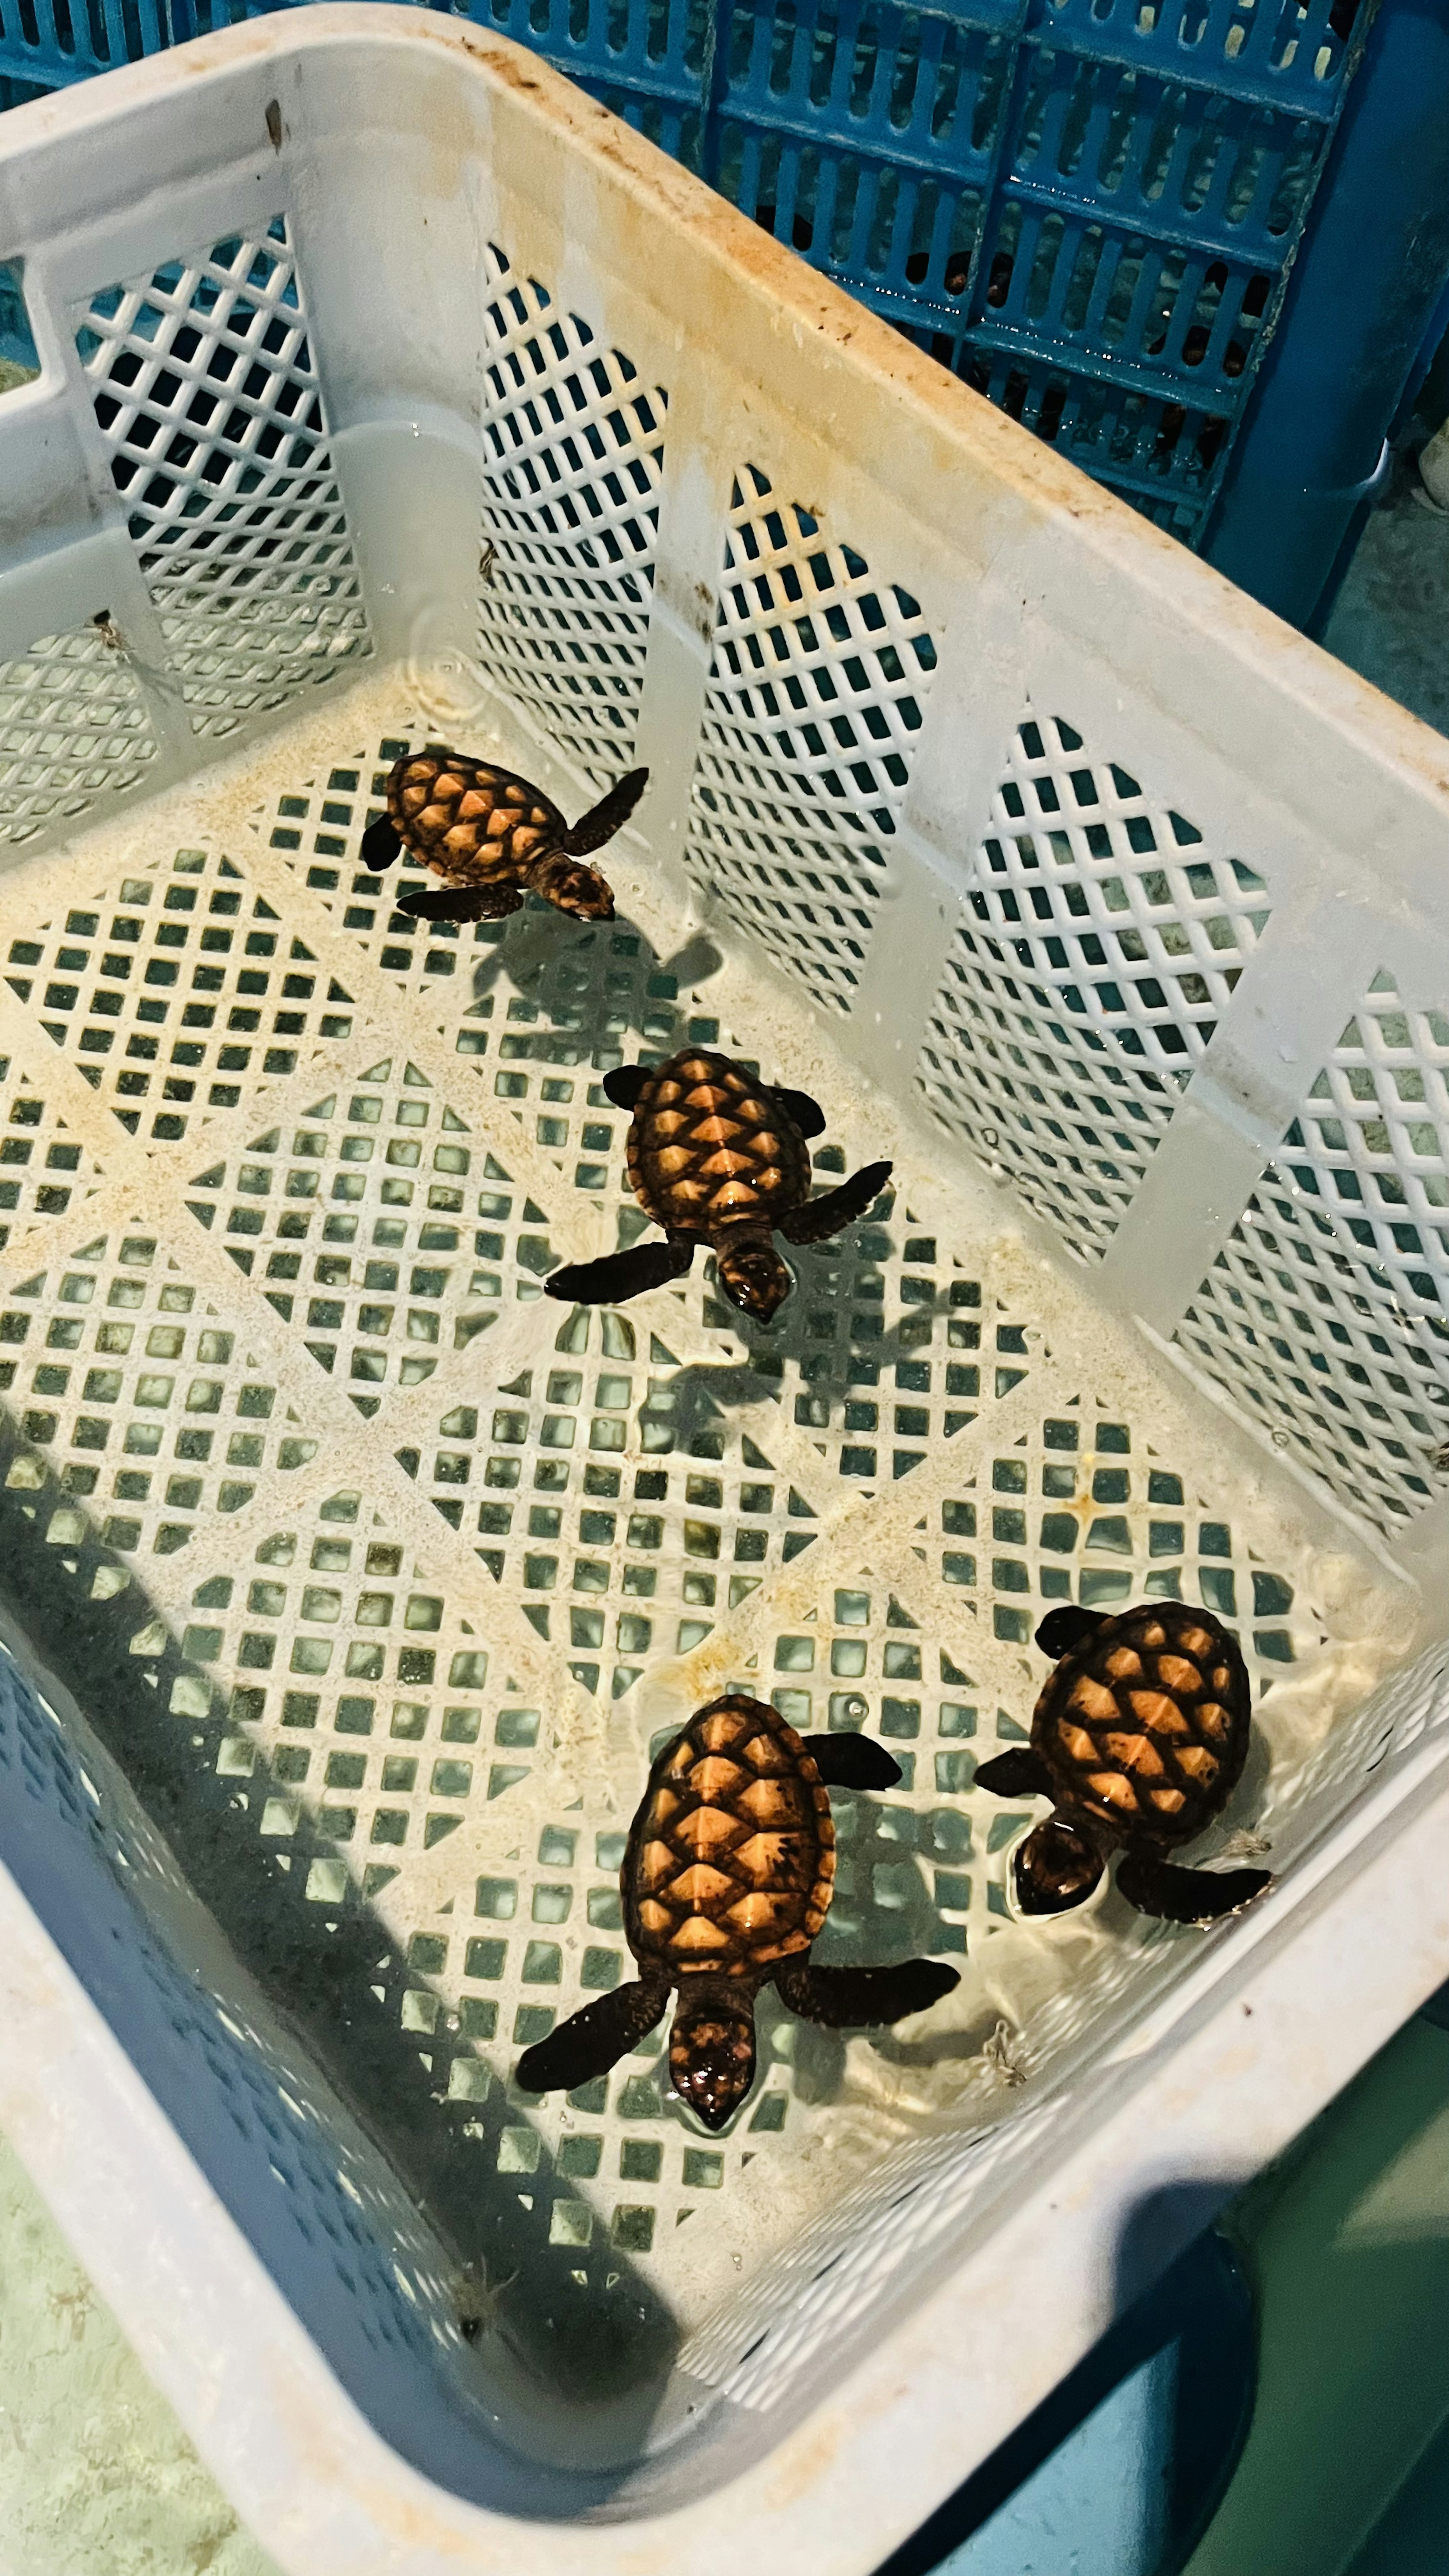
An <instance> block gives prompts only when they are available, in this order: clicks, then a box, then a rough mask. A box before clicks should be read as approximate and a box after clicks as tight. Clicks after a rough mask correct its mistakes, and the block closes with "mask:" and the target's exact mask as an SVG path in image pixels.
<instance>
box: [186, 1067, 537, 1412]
mask: <svg viewBox="0 0 1449 2576" xmlns="http://www.w3.org/2000/svg"><path fill="white" fill-rule="evenodd" d="M480 1185H481V1186H480ZM191 1193H192V1194H191V1195H189V1196H188V1198H187V1202H186V1204H187V1206H188V1207H189V1208H190V1210H191V1213H192V1215H193V1216H194V1217H195V1218H196V1219H197V1222H198V1223H199V1224H201V1225H204V1226H206V1227H207V1228H208V1230H210V1229H212V1228H215V1230H216V1231H217V1233H218V1234H219V1235H220V1236H221V1238H222V1240H223V1241H224V1243H225V1245H226V1249H227V1252H228V1253H229V1254H230V1256H231V1259H232V1260H233V1261H234V1262H235V1263H236V1265H237V1268H238V1269H239V1270H242V1271H245V1272H246V1274H247V1275H248V1277H251V1278H255V1279H256V1280H257V1281H258V1282H259V1283H264V1294H265V1296H266V1300H267V1303H268V1305H269V1306H271V1307H272V1308H273V1309H274V1311H275V1312H276V1313H277V1314H279V1315H280V1316H281V1317H282V1318H283V1320H284V1321H285V1322H286V1323H288V1324H291V1325H293V1326H294V1327H295V1328H296V1329H298V1330H299V1331H300V1332H301V1334H302V1335H303V1338H304V1340H305V1343H306V1347H307V1349H308V1351H309V1352H310V1353H311V1355H312V1357H313V1359H314V1360H315V1361H316V1362H317V1365H318V1366H319V1368H323V1369H326V1370H327V1372H328V1373H329V1375H335V1376H336V1377H337V1378H338V1379H339V1380H340V1381H341V1382H342V1383H343V1384H345V1386H346V1388H347V1392H348V1394H349V1395H350V1396H351V1398H352V1401H353V1403H354V1404H355V1405H356V1407H357V1409H358V1411H359V1413H361V1414H363V1415H367V1416H370V1415H372V1414H375V1413H376V1412H377V1411H378V1409H379V1407H380V1405H381V1404H382V1403H383V1401H384V1399H385V1396H386V1395H387V1394H388V1393H395V1392H396V1391H397V1390H399V1389H401V1388H406V1387H410V1386H416V1385H420V1384H421V1383H422V1381H423V1380H424V1379H425V1378H429V1377H431V1376H432V1374H433V1372H434V1370H435V1369H436V1368H437V1365H438V1361H439V1358H440V1356H442V1355H443V1354H444V1353H446V1352H447V1351H450V1350H463V1349H465V1348H466V1347H467V1345H468V1344H469V1343H470V1342H471V1341H472V1340H473V1338H474V1337H475V1335H477V1334H478V1333H481V1332H485V1331H486V1330H487V1329H488V1326H489V1325H490V1324H493V1323H496V1321H497V1319H498V1314H499V1309H500V1306H501V1304H502V1303H503V1301H504V1299H505V1298H506V1299H507V1301H508V1302H509V1303H510V1304H512V1303H514V1302H516V1301H519V1300H526V1299H528V1298H531V1297H538V1296H541V1295H542V1285H541V1283H542V1280H543V1279H544V1278H545V1277H546V1276H547V1274H548V1272H549V1271H550V1270H551V1269H553V1268H555V1267H556V1263H555V1259H554V1255H553V1252H552V1249H551V1247H550V1245H549V1241H548V1235H547V1232H546V1230H545V1220H544V1218H543V1214H542V1211H541V1210H540V1209H538V1208H536V1207H535V1206H534V1204H533V1202H532V1201H531V1200H527V1199H525V1197H524V1196H523V1194H522V1193H520V1192H519V1191H517V1190H516V1189H515V1188H514V1186H513V1184H512V1182H511V1181H510V1178H509V1175H508V1173H507V1172H506V1171H505V1170H504V1168H503V1166H502V1165H501V1164H500V1163H497V1162H496V1161H495V1160H494V1158H493V1156H492V1155H491V1154H489V1153H487V1152H486V1150H484V1149H482V1148H481V1147H480V1146H479V1143H478V1140H477V1139H476V1137H475V1136H474V1135H473V1134H472V1132H471V1130H470V1129H469V1128H468V1127H467V1126H465V1124H464V1122H463V1120H462V1119H461V1118H460V1117H459V1116H458V1114H457V1112H456V1111H455V1110H453V1109H450V1108H449V1107H448V1104H447V1102H446V1101H441V1100H439V1098H438V1096H437V1094H436V1092H435V1091H434V1089H433V1087H432V1085H431V1083H430V1082H429V1081H428V1079H427V1077H426V1075H425V1074H423V1073H421V1072H420V1071H419V1069H418V1067H417V1066H416V1065H415V1064H413V1063H411V1062H410V1061H409V1060H408V1059H407V1058H406V1057H402V1056H399V1057H396V1058H394V1057H390V1056H389V1057H384V1058H383V1059H382V1060H381V1062H379V1063H377V1064H371V1065H367V1066H366V1067H364V1068H363V1069H362V1070H361V1071H359V1072H358V1073H357V1074H356V1075H355V1076H354V1077H353V1078H352V1079H351V1080H349V1081H346V1082H344V1083H343V1084H341V1085H340V1086H339V1087H338V1088H337V1089H335V1090H332V1091H328V1092H327V1093H325V1094H324V1095H323V1096H322V1097H321V1098H319V1099H315V1100H312V1101H310V1102H308V1103H307V1104H306V1105H305V1106H304V1107H301V1108H299V1109H298V1110H296V1111H294V1112H292V1113H290V1114H288V1115H286V1116H285V1117H284V1118H282V1119H281V1120H279V1121H278V1122H277V1123H276V1124H275V1125H273V1126H270V1127H268V1128H267V1129H266V1130H265V1131H264V1132H263V1133H262V1134H261V1135H259V1136H254V1137H253V1138H252V1140H251V1141H250V1143H249V1144H247V1145H246V1146H244V1147H238V1148H236V1149H234V1150H233V1151H232V1152H230V1153H229V1154H227V1155H225V1156H223V1157H222V1158H221V1159H220V1160H219V1161H217V1162H214V1163H211V1164H209V1165H208V1166H207V1168H206V1169H205V1170H204V1171H201V1172H199V1173H197V1175H196V1177H195V1179H194V1180H193V1181H192V1183H191ZM480 1220H481V1222H480Z"/></svg>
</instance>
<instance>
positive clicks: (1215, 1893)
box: [1117, 1852, 1273, 1923]
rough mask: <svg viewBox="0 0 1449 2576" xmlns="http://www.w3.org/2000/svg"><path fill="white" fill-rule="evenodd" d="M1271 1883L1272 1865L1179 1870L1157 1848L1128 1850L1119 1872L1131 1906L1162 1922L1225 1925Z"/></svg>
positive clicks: (1119, 1877)
mask: <svg viewBox="0 0 1449 2576" xmlns="http://www.w3.org/2000/svg"><path fill="white" fill-rule="evenodd" d="M1272 1883H1273V1873H1272V1871H1271V1870H1268V1869H1180V1868H1178V1867H1177V1866H1176V1865H1175V1864H1174V1863H1173V1862H1172V1861H1167V1860H1159V1859H1158V1857H1157V1855H1156V1854H1155V1853H1153V1852H1128V1853H1127V1854H1126V1856H1125V1858H1124V1859H1123V1860H1122V1862H1121V1864H1120V1866H1119V1868H1118V1871H1117V1885H1118V1887H1119V1889H1120V1890H1121V1892H1122V1894H1123V1895H1124V1896H1125V1897H1126V1899H1127V1902H1128V1904H1129V1905H1135V1906H1136V1908H1137V1911H1138V1913H1139V1914H1151V1915H1153V1916H1155V1918H1156V1919H1157V1921H1158V1922H1160V1923H1220V1922H1221V1921H1222V1919H1223V1917H1224V1915H1225V1914H1240V1913H1241V1912H1242V1910H1243V1907H1244V1906H1245V1905H1251V1904H1252V1902H1253V1899H1254V1897H1255V1896H1261V1895H1262V1893H1263V1890H1264V1888H1265V1887H1271V1886H1272Z"/></svg>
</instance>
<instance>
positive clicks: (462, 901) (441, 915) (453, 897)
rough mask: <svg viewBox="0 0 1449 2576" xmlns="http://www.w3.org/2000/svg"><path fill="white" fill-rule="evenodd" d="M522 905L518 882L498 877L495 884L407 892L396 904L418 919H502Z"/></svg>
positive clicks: (399, 908) (519, 908)
mask: <svg viewBox="0 0 1449 2576" xmlns="http://www.w3.org/2000/svg"><path fill="white" fill-rule="evenodd" d="M522 905H523V897H522V895H521V894H520V893H519V891H518V888H517V886H514V885H509V884H507V883H506V881H504V880H502V879H499V878H495V879H494V882H493V883H492V885H471V886H469V885H465V886H445V887H444V888H443V891H442V892H441V893H440V894H433V893H432V892H431V891H427V892H423V893H419V894H405V895H402V896H401V897H400V898H399V900H398V906H397V908H398V911H399V912H410V913H411V914H412V915H413V917H414V919H415V920H417V921H501V920H502V919H503V916H504V914H505V913H508V912H518V911H520V910H521V909H522Z"/></svg>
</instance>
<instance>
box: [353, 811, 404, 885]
mask: <svg viewBox="0 0 1449 2576" xmlns="http://www.w3.org/2000/svg"><path fill="white" fill-rule="evenodd" d="M401 848H402V834H401V833H400V832H399V831H398V830H397V829H396V828H395V826H394V824H393V821H392V817H391V815H389V814H379V816H378V818H377V821H376V822H375V823H369V824H368V827H367V829H366V831H365V832H364V833H363V835H362V848H361V850H360V851H359V852H358V856H359V858H360V859H361V861H362V864H363V866H364V867H365V868H368V869H370V870H371V872H372V874H373V875H374V876H378V875H380V874H381V872H382V870H383V869H384V868H390V867H391V866H392V863H393V860H394V859H395V858H396V857H397V854H398V852H399V850H400V849H401Z"/></svg>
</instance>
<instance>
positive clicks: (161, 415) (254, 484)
mask: <svg viewBox="0 0 1449 2576" xmlns="http://www.w3.org/2000/svg"><path fill="white" fill-rule="evenodd" d="M76 346H77V348H78V349H79V351H80V356H81V361H82V364H83V366H84V368H85V372H86V377H87V380H88V382H89V384H90V388H91V399H92V402H93V404H94V407H95V415H96V421H97V425H98V426H99V429H100V432H101V436H102V438H103V440H104V442H105V446H106V450H107V453H108V455H109V458H110V465H111V474H112V477H113V479H114V482H115V486H116V489H117V491H118V492H119V493H120V495H121V496H122V500H123V503H124V506H125V509H126V514H127V520H126V523H127V527H128V529H129V531H130V535H131V541H132V543H133V545H134V546H135V548H136V550H137V554H138V557H139V560H140V565H141V570H142V572H143V574H144V575H145V578H146V585H147V588H148V590H149V591H150V594H151V598H152V601H153V603H154V605H155V609H156V613H157V616H158V618H159V619H160V622H161V631H162V633H163V635H164V636H165V638H166V645H167V652H168V656H169V659H170V661H171V663H172V665H173V667H174V669H175V670H176V672H177V673H178V675H179V677H180V680H181V684H182V689H183V692H184V695H185V699H186V703H187V706H188V707H189V709H190V711H191V721H192V726H193V728H194V730H195V731H196V732H197V733H200V734H205V735H212V736H216V735H222V734H228V733H232V732H234V731H235V729H236V727H237V726H238V725H239V724H240V723H241V722H242V721H243V719H244V718H245V717H246V716H247V715H249V714H260V713H261V712H262V711H263V710H265V709H269V708H274V707H279V706H282V705H284V704H285V703H286V701H287V700H288V699H289V698H293V697H295V696H297V695H298V693H299V692H300V691H302V690H304V689H307V688H310V687H311V686H313V685H314V684H315V683H316V682H318V681H322V680H329V679H331V678H332V677H333V676H334V675H335V673H336V672H337V671H338V670H339V669H340V668H342V667H344V666H345V665H347V664H349V663H352V662H355V661H356V660H358V659H359V658H360V657H362V656H363V655H365V654H367V653H368V652H370V650H371V645H370V642H369V639H368V633H367V621H366V616H365V612H364V610H363V606H362V591H361V586H360V583H359V581H358V576H357V567H356V564H355V563H354V561H353V555H352V540H351V537H350V535H349V533H348V528H347V522H346V517H345V515H344V512H343V507H342V494H341V490H340V488H339V485H338V482H337V476H336V472H335V469H334V467H333V463H332V458H331V455H330V453H329V451H328V446H327V424H326V419H325V416H324V410H323V403H322V390H321V385H320V383H319V380H318V377H317V372H316V369H315V367H314V365H313V360H312V351H311V346H310V343H309V340H308V325H307V314H306V308H305V305H304V303H303V299H302V293H301V288H300V285H299V282H298V278H297V270H296V262H295V259H294V257H293V253H292V248H291V243H290V239H289V235H288V230H287V221H286V217H285V216H284V215H277V216H275V217H274V218H273V220H272V222H271V223H270V224H269V225H268V226H267V228H266V230H265V232H263V233H262V234H261V235H260V236H259V237H258V238H256V239H254V240H243V239H241V238H240V237H237V236H233V237H232V238H231V239H229V240H227V241H221V242H217V243H215V244H213V246H212V247H211V249H209V250H207V251H204V252H191V253H188V254H187V255H186V256H185V257H183V258H179V259H173V260H169V261H167V263H166V264H165V266H164V267H162V268H159V269H157V270H156V271H155V272H154V273H153V274H152V275H151V276H149V277H145V278H139V279H133V280H130V281H129V282H128V283H126V284H124V285H118V286H108V287H106V288H105V289H104V290H103V291H102V292H101V293H100V294H99V295H96V296H93V297H92V299H91V301H90V304H89V306H87V307H85V308H84V319H83V320H82V321H80V323H79V325H78V328H77V331H76Z"/></svg>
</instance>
